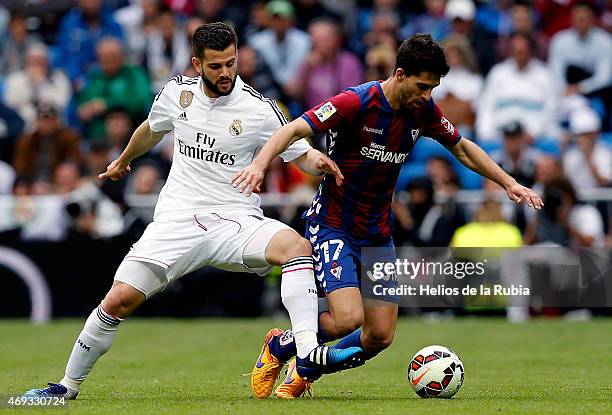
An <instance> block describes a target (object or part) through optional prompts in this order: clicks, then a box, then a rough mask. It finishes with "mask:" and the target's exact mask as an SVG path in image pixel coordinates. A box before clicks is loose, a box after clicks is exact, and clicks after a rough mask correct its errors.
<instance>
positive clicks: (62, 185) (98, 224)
mask: <svg viewBox="0 0 612 415" xmlns="http://www.w3.org/2000/svg"><path fill="white" fill-rule="evenodd" d="M53 178H54V180H53V188H54V190H55V193H56V194H58V195H61V196H63V197H64V199H65V202H64V203H65V212H66V216H67V225H68V234H67V239H69V240H70V239H77V240H81V239H90V238H104V237H112V236H116V235H119V234H120V233H121V232H122V231H123V217H122V215H121V210H120V209H119V207H118V206H117V205H115V204H114V203H113V202H112V201H111V200H110V199H109V198H108V197H106V196H105V195H104V194H103V193H102V192H101V191H100V189H98V187H96V185H95V184H94V183H93V182H92V181H90V180H88V179H87V178H84V177H82V176H81V172H80V169H79V166H78V165H77V164H76V163H72V162H64V163H61V164H59V165H58V166H57V167H56V168H55V171H54V176H53Z"/></svg>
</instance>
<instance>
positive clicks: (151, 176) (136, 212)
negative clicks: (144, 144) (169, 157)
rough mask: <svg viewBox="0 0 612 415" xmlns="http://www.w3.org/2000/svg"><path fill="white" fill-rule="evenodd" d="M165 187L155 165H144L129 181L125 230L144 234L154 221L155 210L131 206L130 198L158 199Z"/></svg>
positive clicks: (126, 188)
mask: <svg viewBox="0 0 612 415" xmlns="http://www.w3.org/2000/svg"><path fill="white" fill-rule="evenodd" d="M162 185H163V180H162V178H161V175H160V171H159V169H158V168H157V166H156V165H155V164H153V163H149V162H145V163H142V164H141V165H140V166H139V167H138V168H137V169H136V170H135V171H134V173H133V174H132V175H130V177H129V179H128V183H127V186H126V187H125V192H124V198H125V200H126V204H127V206H128V207H127V210H126V212H125V214H124V219H125V228H126V230H127V232H128V233H130V234H134V233H139V232H144V229H145V228H146V226H147V225H148V224H149V223H150V222H152V221H153V212H154V209H152V208H147V207H142V206H140V207H137V206H130V203H129V202H130V198H132V197H134V196H136V197H139V196H140V197H142V196H149V197H153V198H157V196H158V195H159V191H160V190H161V188H162Z"/></svg>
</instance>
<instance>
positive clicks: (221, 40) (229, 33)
mask: <svg viewBox="0 0 612 415" xmlns="http://www.w3.org/2000/svg"><path fill="white" fill-rule="evenodd" d="M191 45H192V49H193V55H194V56H195V57H196V58H200V59H201V58H203V57H204V49H212V50H217V51H222V50H225V49H227V48H228V47H229V46H231V45H235V46H237V45H238V38H237V37H236V32H235V31H234V29H233V28H232V27H231V26H230V25H228V24H225V23H222V22H214V23H207V24H203V25H202V26H200V27H198V28H197V29H196V30H195V31H194V32H193V36H192V37H191Z"/></svg>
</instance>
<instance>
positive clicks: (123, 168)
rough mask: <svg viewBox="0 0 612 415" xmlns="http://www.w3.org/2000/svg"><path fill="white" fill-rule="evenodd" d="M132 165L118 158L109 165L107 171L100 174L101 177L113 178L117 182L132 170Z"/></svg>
mask: <svg viewBox="0 0 612 415" xmlns="http://www.w3.org/2000/svg"><path fill="white" fill-rule="evenodd" d="M130 170H131V169H130V165H129V164H126V163H125V162H123V161H121V160H120V159H117V160H115V161H113V162H112V163H111V164H109V165H108V167H107V168H106V171H105V172H104V173H101V174H99V175H98V178H99V179H111V180H112V181H114V182H116V181H117V180H119V179H121V178H122V177H123V176H125V175H126V174H128V173H129V172H130Z"/></svg>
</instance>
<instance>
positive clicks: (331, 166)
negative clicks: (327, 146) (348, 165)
mask: <svg viewBox="0 0 612 415" xmlns="http://www.w3.org/2000/svg"><path fill="white" fill-rule="evenodd" d="M315 166H316V167H317V169H319V170H321V171H323V172H325V173H329V174H333V175H334V177H336V185H338V187H340V186H341V185H342V182H343V181H344V176H343V175H342V172H341V171H340V168H339V167H338V165H337V164H336V162H335V161H333V160H332V159H330V158H329V157H327V156H326V155H325V154H319V155H318V156H317V158H316V159H315Z"/></svg>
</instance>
